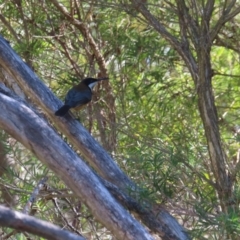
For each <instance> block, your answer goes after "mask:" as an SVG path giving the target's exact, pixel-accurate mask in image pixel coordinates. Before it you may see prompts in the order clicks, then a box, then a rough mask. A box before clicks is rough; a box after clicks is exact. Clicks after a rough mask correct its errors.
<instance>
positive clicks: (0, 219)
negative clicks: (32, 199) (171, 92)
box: [0, 206, 85, 240]
mask: <svg viewBox="0 0 240 240" xmlns="http://www.w3.org/2000/svg"><path fill="white" fill-rule="evenodd" d="M0 225H1V226H2V227H10V228H14V229H16V230H20V231H26V232H29V233H32V234H35V235H38V236H40V237H44V238H46V239H51V240H65V239H69V240H84V239H85V238H83V237H81V236H79V235H76V234H73V233H71V232H68V231H66V230H62V229H61V228H60V227H57V226H56V225H54V224H52V223H50V222H46V221H42V220H39V219H37V218H35V217H32V216H29V215H27V214H23V213H20V212H16V211H12V210H10V209H9V208H6V207H4V206H0Z"/></svg>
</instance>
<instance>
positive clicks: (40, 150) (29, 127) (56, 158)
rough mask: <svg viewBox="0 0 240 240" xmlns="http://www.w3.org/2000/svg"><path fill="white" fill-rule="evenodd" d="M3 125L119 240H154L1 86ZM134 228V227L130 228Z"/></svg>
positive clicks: (64, 145) (55, 136)
mask: <svg viewBox="0 0 240 240" xmlns="http://www.w3.org/2000/svg"><path fill="white" fill-rule="evenodd" d="M0 108H1V109H2V114H1V115H0V125H1V128H2V129H3V130H5V131H6V132H7V133H8V134H10V135H12V136H13V137H14V138H15V139H17V140H18V141H19V142H21V143H22V144H23V145H24V146H25V147H27V148H28V149H30V150H31V151H32V152H33V153H35V155H36V156H37V157H38V158H39V160H41V161H42V162H43V163H45V164H46V165H47V166H48V167H49V168H50V169H52V171H54V172H55V173H56V174H57V175H58V176H59V177H60V178H61V179H62V180H63V181H64V182H65V183H66V185H68V186H69V188H71V189H72V190H73V192H75V194H76V195H77V196H78V197H80V198H81V199H82V200H83V202H85V204H86V205H87V206H88V207H89V208H90V210H91V211H92V212H93V214H94V216H95V217H96V218H97V219H98V220H99V221H100V222H102V223H103V224H104V225H105V226H106V227H107V228H109V230H110V231H112V233H113V235H114V236H116V237H118V238H120V239H132V240H134V239H139V240H140V239H152V237H151V235H150V234H149V233H148V232H147V231H146V230H145V229H144V228H143V227H142V226H141V225H140V224H139V223H138V222H137V221H136V220H134V219H133V218H132V217H131V215H130V214H129V213H128V212H127V211H126V210H125V209H123V208H122V207H121V206H120V205H119V204H118V203H117V202H116V201H115V200H114V198H113V197H112V196H111V195H110V194H109V192H108V191H107V189H106V188H105V187H104V186H103V185H102V184H101V182H100V181H99V180H98V178H97V177H96V176H95V174H94V173H93V172H92V171H91V169H90V168H89V167H88V165H87V164H86V163H85V162H84V161H83V160H82V159H80V158H79V157H78V156H77V154H76V153H74V152H73V151H72V149H71V148H70V147H69V146H68V144H67V143H65V142H64V141H63V140H62V139H61V138H60V136H59V135H58V134H57V133H56V132H55V131H54V130H53V129H52V128H51V127H50V125H48V124H47V123H46V122H45V121H44V120H43V119H41V118H40V117H39V116H38V115H36V114H35V112H33V111H32V110H31V109H30V108H28V107H27V106H26V105H25V104H23V103H22V102H21V101H19V99H17V100H16V99H14V94H12V93H11V92H10V91H8V89H6V87H4V86H3V85H0ZM129 226H131V227H129Z"/></svg>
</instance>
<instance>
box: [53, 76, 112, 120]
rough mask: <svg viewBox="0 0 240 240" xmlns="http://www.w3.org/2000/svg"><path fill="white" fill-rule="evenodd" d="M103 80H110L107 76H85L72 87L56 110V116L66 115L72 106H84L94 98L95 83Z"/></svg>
mask: <svg viewBox="0 0 240 240" xmlns="http://www.w3.org/2000/svg"><path fill="white" fill-rule="evenodd" d="M102 80H108V78H107V77H105V78H98V79H96V78H85V79H83V80H82V81H81V82H80V83H79V84H78V85H76V86H74V87H73V88H71V89H70V90H69V91H68V93H67V95H66V97H65V103H64V105H63V106H62V107H60V108H59V109H58V110H57V111H56V112H55V115H56V116H64V115H65V114H66V113H67V112H68V111H69V109H70V108H77V109H79V108H82V107H83V106H84V105H86V104H87V103H89V102H90V101H91V100H92V89H93V87H94V86H95V84H96V83H97V82H99V81H102Z"/></svg>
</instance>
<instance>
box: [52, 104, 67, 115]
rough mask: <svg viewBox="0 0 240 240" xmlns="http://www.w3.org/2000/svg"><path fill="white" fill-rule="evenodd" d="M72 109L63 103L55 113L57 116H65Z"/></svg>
mask: <svg viewBox="0 0 240 240" xmlns="http://www.w3.org/2000/svg"><path fill="white" fill-rule="evenodd" d="M69 109H70V106H69V105H63V106H62V107H60V108H59V109H58V110H57V111H56V112H55V115H56V116H61V117H62V116H64V115H65V114H66V113H67V112H68V111H69Z"/></svg>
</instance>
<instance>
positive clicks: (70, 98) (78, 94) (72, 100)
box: [65, 88, 92, 108]
mask: <svg viewBox="0 0 240 240" xmlns="http://www.w3.org/2000/svg"><path fill="white" fill-rule="evenodd" d="M91 98H92V92H91V90H90V89H84V91H78V90H77V89H75V88H72V89H71V90H70V91H69V92H68V93H67V96H66V98H65V105H69V106H70V107H71V108H74V107H78V106H81V105H84V104H87V103H88V102H90V101H91Z"/></svg>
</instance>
